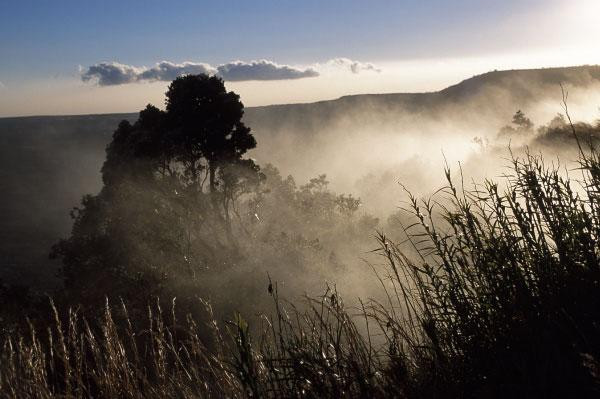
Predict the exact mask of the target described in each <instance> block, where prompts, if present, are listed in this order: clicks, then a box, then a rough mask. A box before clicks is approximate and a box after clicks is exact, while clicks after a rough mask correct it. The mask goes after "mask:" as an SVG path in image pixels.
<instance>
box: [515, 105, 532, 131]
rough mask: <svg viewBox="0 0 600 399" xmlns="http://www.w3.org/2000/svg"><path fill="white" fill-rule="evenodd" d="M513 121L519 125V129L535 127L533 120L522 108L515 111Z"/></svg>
mask: <svg viewBox="0 0 600 399" xmlns="http://www.w3.org/2000/svg"><path fill="white" fill-rule="evenodd" d="M512 123H513V125H516V126H517V130H531V129H532V128H533V122H531V119H529V118H528V117H526V116H525V114H524V113H523V111H521V110H518V111H517V112H515V114H514V115H513V119H512Z"/></svg>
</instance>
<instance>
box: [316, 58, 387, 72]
mask: <svg viewBox="0 0 600 399" xmlns="http://www.w3.org/2000/svg"><path fill="white" fill-rule="evenodd" d="M316 68H317V69H319V70H327V71H331V72H338V71H339V70H345V71H347V72H352V73H353V74H358V73H361V72H377V73H379V72H381V69H379V68H377V67H376V66H375V65H373V64H371V63H370V62H360V61H354V60H351V59H348V58H343V57H339V58H334V59H331V60H329V61H327V62H325V63H324V64H318V65H317V66H316Z"/></svg>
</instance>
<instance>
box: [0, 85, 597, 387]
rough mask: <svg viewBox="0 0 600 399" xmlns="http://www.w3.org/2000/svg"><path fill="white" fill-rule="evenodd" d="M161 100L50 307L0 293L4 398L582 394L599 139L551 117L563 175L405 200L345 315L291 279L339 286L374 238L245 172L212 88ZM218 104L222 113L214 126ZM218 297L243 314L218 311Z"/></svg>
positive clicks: (350, 218) (546, 131)
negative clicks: (361, 292)
mask: <svg viewBox="0 0 600 399" xmlns="http://www.w3.org/2000/svg"><path fill="white" fill-rule="evenodd" d="M180 89H181V90H182V91H183V92H185V93H187V94H184V95H183V96H182V97H179V94H180V93H181V92H179V94H178V93H175V92H174V91H178V90H180ZM187 90H191V91H192V95H190V94H189V93H188V92H187ZM211 90H212V91H211ZM175 97H177V99H178V100H182V101H183V103H184V104H186V105H185V106H184V107H183V111H182V108H178V109H174V108H173V106H172V104H173V98H175ZM167 98H168V102H167V110H166V111H164V112H163V111H160V110H158V109H157V108H154V107H151V106H149V107H148V108H146V109H145V110H144V111H142V112H141V113H140V118H139V119H138V121H137V122H135V123H134V124H129V123H122V124H121V125H120V126H119V128H118V129H117V131H116V132H115V135H114V136H113V142H112V143H111V145H110V146H109V147H108V149H107V159H106V162H105V164H104V168H103V171H102V172H103V180H104V188H103V190H102V191H101V192H100V194H98V195H97V196H86V197H85V198H84V200H83V203H82V207H81V209H78V210H76V211H75V212H74V222H75V224H74V227H73V232H72V234H71V236H70V237H69V238H68V239H66V240H63V241H61V242H60V243H59V244H57V245H56V246H55V248H54V252H53V253H54V255H55V256H58V257H59V258H61V259H62V261H63V264H64V267H63V277H64V278H65V291H64V292H63V293H56V295H55V298H54V300H53V301H51V300H49V299H47V298H46V299H44V298H30V297H28V295H27V292H22V291H20V290H18V289H15V288H8V287H7V288H6V289H4V291H2V292H0V294H1V295H2V298H3V299H5V300H6V303H7V304H9V305H10V304H12V307H10V306H7V307H5V309H3V312H2V317H3V320H2V324H1V325H2V330H1V331H0V333H1V335H2V337H1V339H2V343H1V346H0V395H2V396H6V397H19V398H20V397H41V398H45V397H48V398H49V397H67V398H71V397H131V398H136V397H405V398H413V397H414V398H419V397H425V398H429V397H432V398H437V397H473V398H481V397H490V398H494V397H498V398H505V397H597V396H598V395H599V394H600V331H599V330H600V295H599V294H600V259H599V257H600V202H599V201H600V197H599V195H600V194H599V193H600V154H598V152H597V151H596V150H595V148H594V147H593V142H594V138H595V136H594V134H595V133H593V132H595V131H596V130H595V129H596V127H595V126H591V125H582V124H575V125H572V124H570V123H568V122H566V121H565V120H564V119H560V118H558V119H557V120H555V121H553V122H552V123H551V124H550V125H548V126H546V127H542V128H540V129H538V133H537V135H535V137H536V139H539V140H545V139H547V138H553V137H561V138H563V140H564V142H565V143H570V142H571V141H572V142H573V143H572V144H573V145H575V146H576V145H579V149H580V150H579V168H578V169H577V170H576V173H577V177H571V176H569V174H568V173H567V172H565V169H564V168H561V167H560V166H559V165H553V166H548V165H545V164H544V162H543V160H542V158H541V157H537V156H532V155H529V154H526V155H525V156H524V157H517V156H516V155H515V156H513V158H512V168H511V173H509V174H508V175H507V176H506V178H505V179H504V180H503V181H500V182H494V181H485V182H483V183H481V184H475V185H473V186H472V187H471V188H469V187H467V186H465V185H464V183H462V182H461V183H460V184H457V183H456V182H455V179H454V178H453V174H451V172H450V170H449V169H447V170H446V177H447V183H448V184H447V186H446V187H444V188H443V189H442V190H440V191H439V192H438V193H437V194H436V195H435V196H434V197H433V198H431V199H428V200H418V199H417V198H415V197H413V196H412V195H411V194H410V193H408V192H407V193H406V198H407V201H406V206H405V209H404V210H403V211H402V212H400V213H399V214H398V215H397V217H395V218H393V220H390V223H389V224H388V225H385V226H383V227H385V229H391V228H392V227H393V226H396V227H398V226H399V227H400V228H401V230H402V232H403V233H404V235H403V237H402V239H390V238H389V237H388V236H387V235H386V234H384V233H379V234H378V235H377V242H378V244H379V245H378V249H377V250H376V251H375V252H376V253H377V254H378V255H380V256H381V258H380V259H381V262H379V263H373V264H372V265H371V266H372V275H373V279H374V280H375V281H378V282H379V287H380V288H379V292H378V294H377V295H373V298H369V299H364V300H361V301H360V300H359V301H358V302H357V304H347V303H346V302H347V301H348V298H347V297H345V296H344V293H343V292H338V291H337V289H336V288H335V286H331V287H328V288H327V289H326V290H325V292H324V293H323V294H322V295H318V296H311V295H307V296H305V299H304V300H300V301H298V300H296V299H294V300H293V301H287V300H286V299H284V297H286V298H297V297H298V294H299V292H297V291H296V290H295V289H294V285H292V284H290V283H289V282H290V281H293V280H294V279H301V278H307V277H304V276H305V275H311V277H310V278H309V280H308V281H309V282H317V281H319V280H321V279H323V278H327V277H331V276H332V274H328V271H331V270H335V271H336V273H337V274H336V275H343V274H344V273H345V266H344V264H343V263H344V262H341V261H340V258H341V256H342V254H343V253H344V252H351V248H354V247H357V246H359V243H360V242H362V241H361V240H360V239H359V237H364V236H367V235H369V234H370V233H372V232H373V231H374V229H375V228H377V227H378V226H379V227H382V226H381V225H380V224H379V222H378V220H376V219H375V218H373V217H371V216H369V215H367V214H364V213H363V214H360V211H359V208H360V201H359V200H358V199H355V198H353V197H352V196H347V195H337V194H334V193H332V192H331V191H330V190H328V188H327V184H328V182H327V180H326V176H324V175H322V176H319V177H317V178H315V179H312V180H311V181H310V182H309V183H308V184H306V185H303V186H300V187H297V186H296V183H295V181H294V180H293V178H291V177H288V178H282V177H281V176H280V175H279V172H278V171H277V169H276V168H274V167H273V166H269V165H267V166H265V167H264V168H262V169H261V168H259V167H258V166H257V165H256V164H254V162H253V161H251V160H248V159H244V158H242V155H243V154H244V152H245V149H247V148H250V147H251V146H252V145H254V141H253V138H252V136H251V134H250V130H249V129H248V128H246V127H245V126H243V124H239V123H241V122H240V118H241V112H242V110H243V108H242V107H241V103H239V100H238V99H237V97H236V96H235V95H234V94H233V93H227V92H225V91H224V87H223V86H222V82H220V81H219V80H218V79H216V78H210V79H209V78H206V77H202V76H200V77H186V78H181V79H179V80H176V81H175V82H174V83H173V85H172V86H171V88H170V91H169V93H168V94H167ZM215 98H220V99H225V100H226V101H224V104H225V105H223V103H221V105H219V106H217V108H211V107H214V106H215ZM190 99H192V100H190ZM193 99H195V100H193ZM198 99H204V100H200V101H199V100H198ZM188 100H190V101H191V102H186V101H188ZM169 101H170V102H169ZM178 104H179V105H181V102H179V103H178ZM206 104H208V105H206ZM229 106H231V107H232V108H229V109H232V110H233V111H232V112H231V113H227V112H221V110H223V109H228V108H227V107H229ZM221 107H223V108H221ZM215 115H219V116H223V115H225V116H227V115H229V116H232V117H231V118H230V119H227V121H228V122H223V120H220V119H217V120H215V118H214V116H215ZM559 119H560V120H559ZM561 120H562V122H561ZM207 121H210V123H207ZM527 121H528V120H527V118H526V117H525V115H524V114H523V113H517V115H516V116H515V119H514V120H513V125H514V126H513V127H512V130H510V129H504V131H503V134H504V135H515V134H535V133H533V130H532V129H533V125H532V124H531V122H530V121H529V122H527ZM215 126H218V127H219V129H221V130H218V132H219V134H218V137H212V139H214V140H216V142H218V144H217V145H215V146H214V147H211V145H210V144H209V143H210V142H209V141H207V140H206V139H205V138H206V135H207V132H212V133H214V132H215V131H216V129H215ZM582 126H588V127H589V131H583V132H582V134H583V135H584V136H585V139H584V138H581V139H580V140H577V138H578V137H579V132H578V129H579V128H581V127H582ZM203 129H206V130H203ZM236 132H237V133H236ZM590 132H592V133H590ZM236 134H239V135H240V136H236ZM234 137H242V138H243V140H237V138H236V140H233V138H234ZM565 137H569V139H564V138H565ZM223 139H224V140H225V142H223V141H219V140H223ZM227 140H231V141H227ZM586 141H589V142H590V143H592V145H591V146H590V148H589V150H585V151H584V150H583V149H582V148H587V147H585V145H584V144H585V142H586ZM212 142H213V143H214V142H215V141H212ZM240 143H242V144H241V145H240ZM230 144H231V145H230ZM576 148H577V147H576ZM223 149H226V151H223V152H220V151H221V150H223ZM217 154H218V155H217ZM211 163H212V166H211ZM380 263H381V264H380ZM281 265H285V266H286V267H285V268H283V267H278V266H281ZM232 270H235V271H236V273H235V274H234V273H231V271H232ZM240 270H241V271H242V273H240ZM232 275H235V276H238V277H237V279H238V280H236V279H235V278H232V277H231V276H232ZM247 280H252V281H253V283H248V281H247ZM283 280H285V281H288V284H287V285H286V286H285V287H284V286H283V285H282V284H281V281H283ZM203 296H204V297H208V296H210V297H211V301H210V302H208V301H205V300H202V299H199V298H198V297H203ZM175 297H176V298H175ZM227 297H238V299H239V298H241V301H244V299H245V300H246V301H251V302H252V303H250V304H248V306H247V308H242V309H240V310H241V311H240V312H235V313H234V312H233V310H234V309H232V308H231V306H230V305H229V303H228V301H227V300H226V298H227ZM267 302H270V306H268V307H267V306H266V303H267ZM24 304H27V306H28V309H27V312H26V313H28V314H29V318H27V319H26V318H25V317H24V315H23V314H22V313H25V310H24ZM213 306H214V311H213ZM253 311H254V312H262V313H263V315H260V316H259V317H255V315H254V314H252V312H253ZM232 315H233V316H232ZM224 318H225V319H228V321H227V322H225V323H222V322H221V321H222V320H223V319H224Z"/></svg>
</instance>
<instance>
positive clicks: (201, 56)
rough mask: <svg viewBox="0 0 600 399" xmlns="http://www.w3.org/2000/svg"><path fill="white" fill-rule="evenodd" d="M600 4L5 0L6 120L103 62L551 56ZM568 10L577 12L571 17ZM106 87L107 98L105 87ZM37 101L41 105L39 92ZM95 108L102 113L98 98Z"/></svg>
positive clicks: (1, 62) (558, 0) (1, 10)
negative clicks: (39, 87)
mask: <svg viewBox="0 0 600 399" xmlns="http://www.w3.org/2000/svg"><path fill="white" fill-rule="evenodd" d="M594 4H595V1H594V0H573V1H566V0H545V1H542V0H530V1H526V0H521V1H518V0H505V1H487V0H452V1H445V0H430V1H416V0H405V1H382V0H379V1H377V0H370V1H366V0H363V1H354V0H351V1H339V0H334V1H325V0H321V1H313V0H303V1H286V0H279V1H275V0H271V1H227V2H226V1H218V2H215V1H210V2H208V1H172V2H167V1H149V0H147V1H114V0H105V1H102V2H97V1H96V2H90V1H82V0H80V1H68V0H62V1H55V2H52V1H4V2H3V3H1V4H0V82H2V85H3V86H4V88H3V90H2V91H0V115H2V114H3V111H2V106H3V105H4V106H8V102H7V100H6V93H7V91H9V89H10V90H13V91H14V92H16V91H17V90H20V91H25V92H27V90H31V86H32V84H33V83H32V82H42V83H43V85H45V86H44V87H46V89H47V90H49V91H51V89H52V88H54V90H59V89H60V87H61V86H60V85H61V84H63V85H67V86H69V85H70V86H69V87H70V88H73V87H74V86H73V85H75V84H76V83H77V84H78V85H80V86H86V85H87V86H86V87H89V85H90V84H93V83H90V82H87V83H86V82H82V81H81V79H80V77H81V76H80V74H81V70H85V68H87V67H89V66H91V65H95V64H98V63H102V62H118V63H121V64H125V65H130V66H134V67H143V66H145V67H152V66H153V65H155V64H156V63H157V62H160V61H163V60H167V61H170V62H173V63H181V62H184V61H193V62H201V63H207V64H210V65H213V66H215V67H216V66H217V65H221V64H225V63H228V62H230V61H234V60H242V61H244V62H249V61H251V60H260V59H265V60H269V61H272V62H274V63H278V64H285V65H302V66H303V67H305V68H306V67H310V66H313V65H315V64H318V63H320V64H325V63H327V61H328V60H331V59H335V58H338V57H346V58H348V59H350V60H358V61H361V62H365V63H374V64H376V65H379V64H381V65H386V64H393V63H401V62H408V61H410V62H413V61H414V60H428V59H436V60H439V59H455V60H456V59H460V58H465V57H466V58H473V57H480V58H481V57H494V56H498V57H500V56H501V55H502V54H508V53H510V54H513V53H515V52H522V53H527V52H529V53H531V52H532V51H533V50H539V51H542V50H543V51H546V52H547V53H551V52H552V46H555V47H557V48H558V46H562V48H564V46H565V43H562V42H561V41H565V40H572V39H570V37H567V38H565V37H564V32H563V31H565V30H567V31H571V32H572V31H573V29H566V28H564V26H563V25H567V27H568V26H569V24H571V25H573V26H575V27H577V28H578V29H583V30H582V31H581V35H585V34H586V32H587V34H588V35H589V34H594V33H597V32H598V31H597V30H594V28H591V27H590V28H589V29H588V30H585V29H587V27H586V26H581V25H582V24H581V23H579V24H578V23H576V22H577V21H576V20H577V16H578V15H579V14H582V15H583V14H589V12H590V11H599V10H600V7H597V6H595V5H594ZM578 9H581V10H582V12H581V13H578ZM564 10H566V11H564ZM563 12H566V13H567V14H568V15H569V17H568V21H567V22H565V21H564V20H562V17H561V14H562V13H563ZM569 18H570V19H569ZM569 21H570V22H569ZM586 21H587V20H586ZM587 23H588V22H586V24H587ZM589 23H590V24H591V23H592V22H591V21H590V22H589ZM561 26H563V27H561ZM584 28H585V29H584ZM590 32H591V33H590ZM587 39H589V38H586V40H587ZM597 39H598V37H596V38H594V40H595V41H597ZM578 42H579V41H578ZM567 44H568V43H567ZM574 51H575V50H574ZM583 51H584V52H585V50H583ZM579 58H581V60H582V62H584V61H585V57H583V56H582V57H579ZM579 58H578V59H577V61H579ZM541 60H542V59H540V62H541ZM423 62H425V61H423ZM532 62H533V61H532ZM557 62H558V61H557ZM557 62H555V63H557ZM565 62H566V60H565ZM589 62H590V63H593V62H595V60H591V59H590V60H589ZM558 63H561V62H558ZM486 65H487V64H486ZM507 65H510V64H507ZM515 66H516V67H519V66H520V64H518V63H517V64H516V65H515ZM540 66H542V65H540ZM81 68H83V69H81ZM382 70H383V71H385V69H383V68H382ZM471 72H472V71H471V70H465V73H466V74H468V73H471ZM481 72H485V71H481ZM321 75H322V74H321ZM465 77H468V76H465ZM350 78H352V79H353V80H354V82H355V81H356V80H357V79H361V78H360V77H359V76H352V77H349V78H348V79H350ZM318 79H320V78H318ZM318 79H317V80H318ZM306 81H308V79H307V80H306ZM58 82H61V83H60V84H59V83H58ZM75 82H76V83H75ZM294 84H297V83H294ZM353 84H356V83H353V82H349V86H348V87H349V90H350V91H353V90H358V86H357V88H356V89H352V87H353V86H352V85H353ZM141 85H142V83H136V84H133V85H130V86H131V87H130V88H129V90H130V91H134V90H137V91H138V92H140V91H144V90H145V89H144V90H142V89H140V87H141ZM267 86H268V85H267ZM313 86H314V84H313ZM340 86H341V88H340V90H341V91H343V84H340ZM359 86H360V87H363V86H361V85H359ZM65 87H66V86H65ZM161 87H162V86H161ZM244 87H245V86H244ZM365 89H366V90H368V89H369V87H368V86H366V87H365ZM394 89H401V87H398V88H396V87H394ZM73 90H75V89H73ZM81 90H84V89H83V88H82V89H81ZM96 90H98V92H97V94H98V93H100V91H99V90H102V88H98V87H96ZM156 90H157V93H158V90H159V89H158V88H157V89H156ZM161 90H162V89H161ZM315 90H318V88H317V89H315ZM377 90H380V88H379V86H373V90H370V91H377ZM67 91H68V90H67ZM368 91H369V90H368ZM104 94H106V93H104ZM318 94H319V93H313V95H312V96H309V97H310V98H305V97H306V96H305V97H302V96H300V97H299V98H298V101H303V100H306V99H313V98H319V95H318ZM340 94H343V93H340ZM328 95H330V94H328ZM3 96H4V97H5V98H4V101H3V100H2V99H1V97H3ZM100 97H102V96H100ZM133 97H135V96H133ZM247 97H248V98H249V99H250V98H251V97H252V96H249V95H247ZM325 97H327V96H325ZM29 99H30V100H32V99H33V100H35V98H33V93H31V94H30V96H29ZM290 100H292V101H293V100H294V98H291V99H290ZM20 101H21V102H22V103H23V104H26V103H27V101H25V100H20ZM265 101H266V102H269V100H268V99H264V101H263V102H265ZM34 102H35V101H34ZM250 102H256V101H252V100H250ZM258 102H260V101H258ZM135 105H137V103H135V104H133V103H132V107H134V106H135ZM15 107H16V108H15ZM10 108H12V109H13V111H14V112H16V113H22V114H26V113H30V112H35V111H36V110H38V109H31V110H27V109H23V110H22V111H19V109H20V108H19V106H15V105H14V104H13V106H12V107H10ZM89 108H90V112H94V110H95V109H94V106H93V104H92V103H90V105H89ZM98 110H99V111H102V110H104V108H102V107H99V108H98ZM64 111H68V109H65V110H64ZM80 111H83V110H79V109H77V110H74V112H80ZM124 111H128V110H124ZM4 113H6V111H5V112H4Z"/></svg>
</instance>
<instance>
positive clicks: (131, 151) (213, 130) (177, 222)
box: [52, 75, 261, 301]
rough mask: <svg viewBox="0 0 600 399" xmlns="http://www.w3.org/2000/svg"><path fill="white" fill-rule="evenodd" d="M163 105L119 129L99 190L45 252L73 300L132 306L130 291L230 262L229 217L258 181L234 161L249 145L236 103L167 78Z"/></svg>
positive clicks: (208, 86) (206, 82)
mask: <svg viewBox="0 0 600 399" xmlns="http://www.w3.org/2000/svg"><path fill="white" fill-rule="evenodd" d="M166 97H167V98H166V110H165V111H162V110H160V109H158V108H156V107H154V106H152V105H148V106H147V107H146V108H145V109H144V110H142V111H141V112H140V114H139V118H138V120H137V121H136V122H135V123H134V124H130V123H129V122H127V121H123V122H121V123H120V124H119V127H118V128H117V129H116V131H115V133H114V134H113V139H112V141H111V143H110V144H109V145H108V147H107V149H106V160H105V162H104V165H103V167H102V180H103V183H104V186H103V188H102V190H101V191H100V193H99V194H98V195H96V196H91V195H88V196H85V197H84V198H83V200H82V206H81V207H80V208H76V209H75V210H74V211H73V213H72V217H73V219H74V224H73V229H72V232H71V236H70V237H69V238H68V239H64V240H61V241H60V242H58V243H57V244H56V245H55V246H54V247H53V251H52V256H54V257H57V258H60V259H61V260H62V262H63V268H62V274H63V277H64V279H65V284H66V287H67V289H68V290H70V291H74V292H76V293H77V295H76V296H77V300H83V301H85V300H86V299H89V301H94V300H95V301H97V300H98V299H99V298H100V299H101V298H102V296H103V295H105V294H106V293H107V292H111V293H113V294H115V295H119V296H129V297H131V296H133V297H136V295H137V294H136V293H139V291H140V290H134V289H133V288H134V287H136V288H140V289H141V290H142V291H143V292H144V294H146V296H147V295H158V294H160V293H161V291H162V290H164V289H165V287H166V286H167V284H166V282H167V281H168V282H169V284H168V285H169V286H170V287H173V286H174V284H173V279H179V280H180V281H182V282H184V283H187V282H188V281H189V280H190V276H196V275H197V273H196V272H197V271H198V270H201V269H203V268H204V269H205V267H204V265H206V264H208V263H212V264H219V265H226V264H228V260H227V259H228V258H229V257H231V256H233V255H234V254H235V246H234V245H233V236H232V231H231V217H230V212H231V210H232V208H234V206H235V205H234V202H235V201H236V200H237V199H238V198H239V197H240V196H241V195H243V194H245V193H248V192H251V191H252V190H253V187H256V186H257V185H258V184H259V183H260V181H261V174H260V170H259V168H258V166H257V165H256V164H255V163H254V162H253V161H252V160H250V159H242V156H243V154H245V153H246V152H247V151H248V150H249V149H251V148H254V147H255V146H256V141H255V139H254V137H253V136H252V134H251V132H250V128H248V127H246V126H245V125H244V123H243V122H242V121H241V118H242V116H243V104H242V103H241V101H240V99H239V96H238V95H237V94H235V93H233V92H227V91H226V89H225V86H224V84H223V81H222V80H221V79H220V78H218V77H214V76H213V77H209V76H206V75H188V76H183V77H180V78H177V79H175V80H174V81H173V82H172V83H171V85H170V86H169V89H168V91H167V93H166ZM207 179H208V182H209V184H208V187H205V182H206V180H207ZM140 299H143V298H140Z"/></svg>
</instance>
